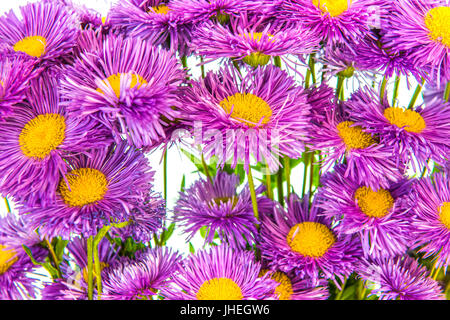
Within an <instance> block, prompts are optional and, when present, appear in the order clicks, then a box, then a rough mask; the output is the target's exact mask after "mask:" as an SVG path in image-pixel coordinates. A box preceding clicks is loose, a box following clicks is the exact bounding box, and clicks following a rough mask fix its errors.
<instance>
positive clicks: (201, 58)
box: [200, 56, 206, 79]
mask: <svg viewBox="0 0 450 320" xmlns="http://www.w3.org/2000/svg"><path fill="white" fill-rule="evenodd" d="M200 62H201V64H200V70H201V71H202V78H203V79H204V78H205V76H206V75H205V65H204V64H203V56H200Z"/></svg>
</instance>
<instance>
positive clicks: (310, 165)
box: [309, 151, 315, 204]
mask: <svg viewBox="0 0 450 320" xmlns="http://www.w3.org/2000/svg"><path fill="white" fill-rule="evenodd" d="M314 154H315V151H313V152H311V162H310V163H309V203H310V204H311V199H312V196H311V193H312V188H313V182H314Z"/></svg>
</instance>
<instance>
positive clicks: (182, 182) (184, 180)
mask: <svg viewBox="0 0 450 320" xmlns="http://www.w3.org/2000/svg"><path fill="white" fill-rule="evenodd" d="M185 187H186V175H184V174H183V179H181V187H180V191H181V192H184V188H185Z"/></svg>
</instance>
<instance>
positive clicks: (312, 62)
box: [308, 53, 317, 84]
mask: <svg viewBox="0 0 450 320" xmlns="http://www.w3.org/2000/svg"><path fill="white" fill-rule="evenodd" d="M314 57H315V54H314V53H312V54H311V55H310V56H309V61H308V66H309V69H310V70H311V78H312V82H313V83H314V84H316V82H317V80H316V67H315V66H316V61H315V59H314Z"/></svg>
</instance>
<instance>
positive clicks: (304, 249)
mask: <svg viewBox="0 0 450 320" xmlns="http://www.w3.org/2000/svg"><path fill="white" fill-rule="evenodd" d="M286 240H287V243H288V245H289V246H290V247H291V249H292V250H293V251H295V252H297V253H300V254H301V255H303V256H305V257H312V258H319V257H322V256H323V255H324V254H325V253H326V252H327V251H328V249H329V248H330V247H331V246H332V245H333V244H334V243H335V242H336V239H335V237H334V235H333V232H331V230H330V229H329V228H328V227H327V226H326V225H324V224H321V223H318V222H311V221H308V222H302V223H298V224H296V225H295V226H293V227H292V228H291V230H290V231H289V234H288V235H287V238H286Z"/></svg>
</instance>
